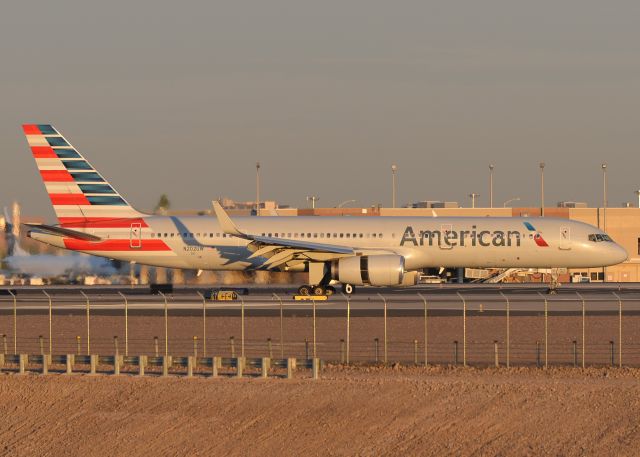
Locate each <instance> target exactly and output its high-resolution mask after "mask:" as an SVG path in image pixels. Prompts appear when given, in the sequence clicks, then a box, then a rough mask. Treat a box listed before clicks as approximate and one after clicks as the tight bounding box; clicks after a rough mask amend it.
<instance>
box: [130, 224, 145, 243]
mask: <svg viewBox="0 0 640 457" xmlns="http://www.w3.org/2000/svg"><path fill="white" fill-rule="evenodd" d="M129 246H131V247H132V248H134V249H138V248H141V247H142V224H141V223H140V222H134V223H132V224H131V234H130V237H129Z"/></svg>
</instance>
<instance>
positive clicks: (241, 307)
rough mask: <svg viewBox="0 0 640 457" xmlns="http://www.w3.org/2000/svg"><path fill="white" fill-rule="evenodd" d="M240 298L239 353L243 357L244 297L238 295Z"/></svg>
mask: <svg viewBox="0 0 640 457" xmlns="http://www.w3.org/2000/svg"><path fill="white" fill-rule="evenodd" d="M238 298H240V321H241V322H240V324H241V326H240V355H241V356H242V357H244V299H243V298H242V295H238Z"/></svg>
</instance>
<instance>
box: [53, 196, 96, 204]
mask: <svg viewBox="0 0 640 457" xmlns="http://www.w3.org/2000/svg"><path fill="white" fill-rule="evenodd" d="M49 198H51V203H52V204H53V205H54V206H56V205H91V203H89V200H87V197H85V196H84V194H49Z"/></svg>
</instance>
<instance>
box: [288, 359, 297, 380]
mask: <svg viewBox="0 0 640 457" xmlns="http://www.w3.org/2000/svg"><path fill="white" fill-rule="evenodd" d="M295 360H296V359H294V358H291V357H289V358H288V359H287V379H291V378H293V365H294V364H295Z"/></svg>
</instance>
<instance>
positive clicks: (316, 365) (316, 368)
mask: <svg viewBox="0 0 640 457" xmlns="http://www.w3.org/2000/svg"><path fill="white" fill-rule="evenodd" d="M311 372H312V377H313V379H319V378H320V359H318V358H317V357H314V358H313V360H312V361H311Z"/></svg>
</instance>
